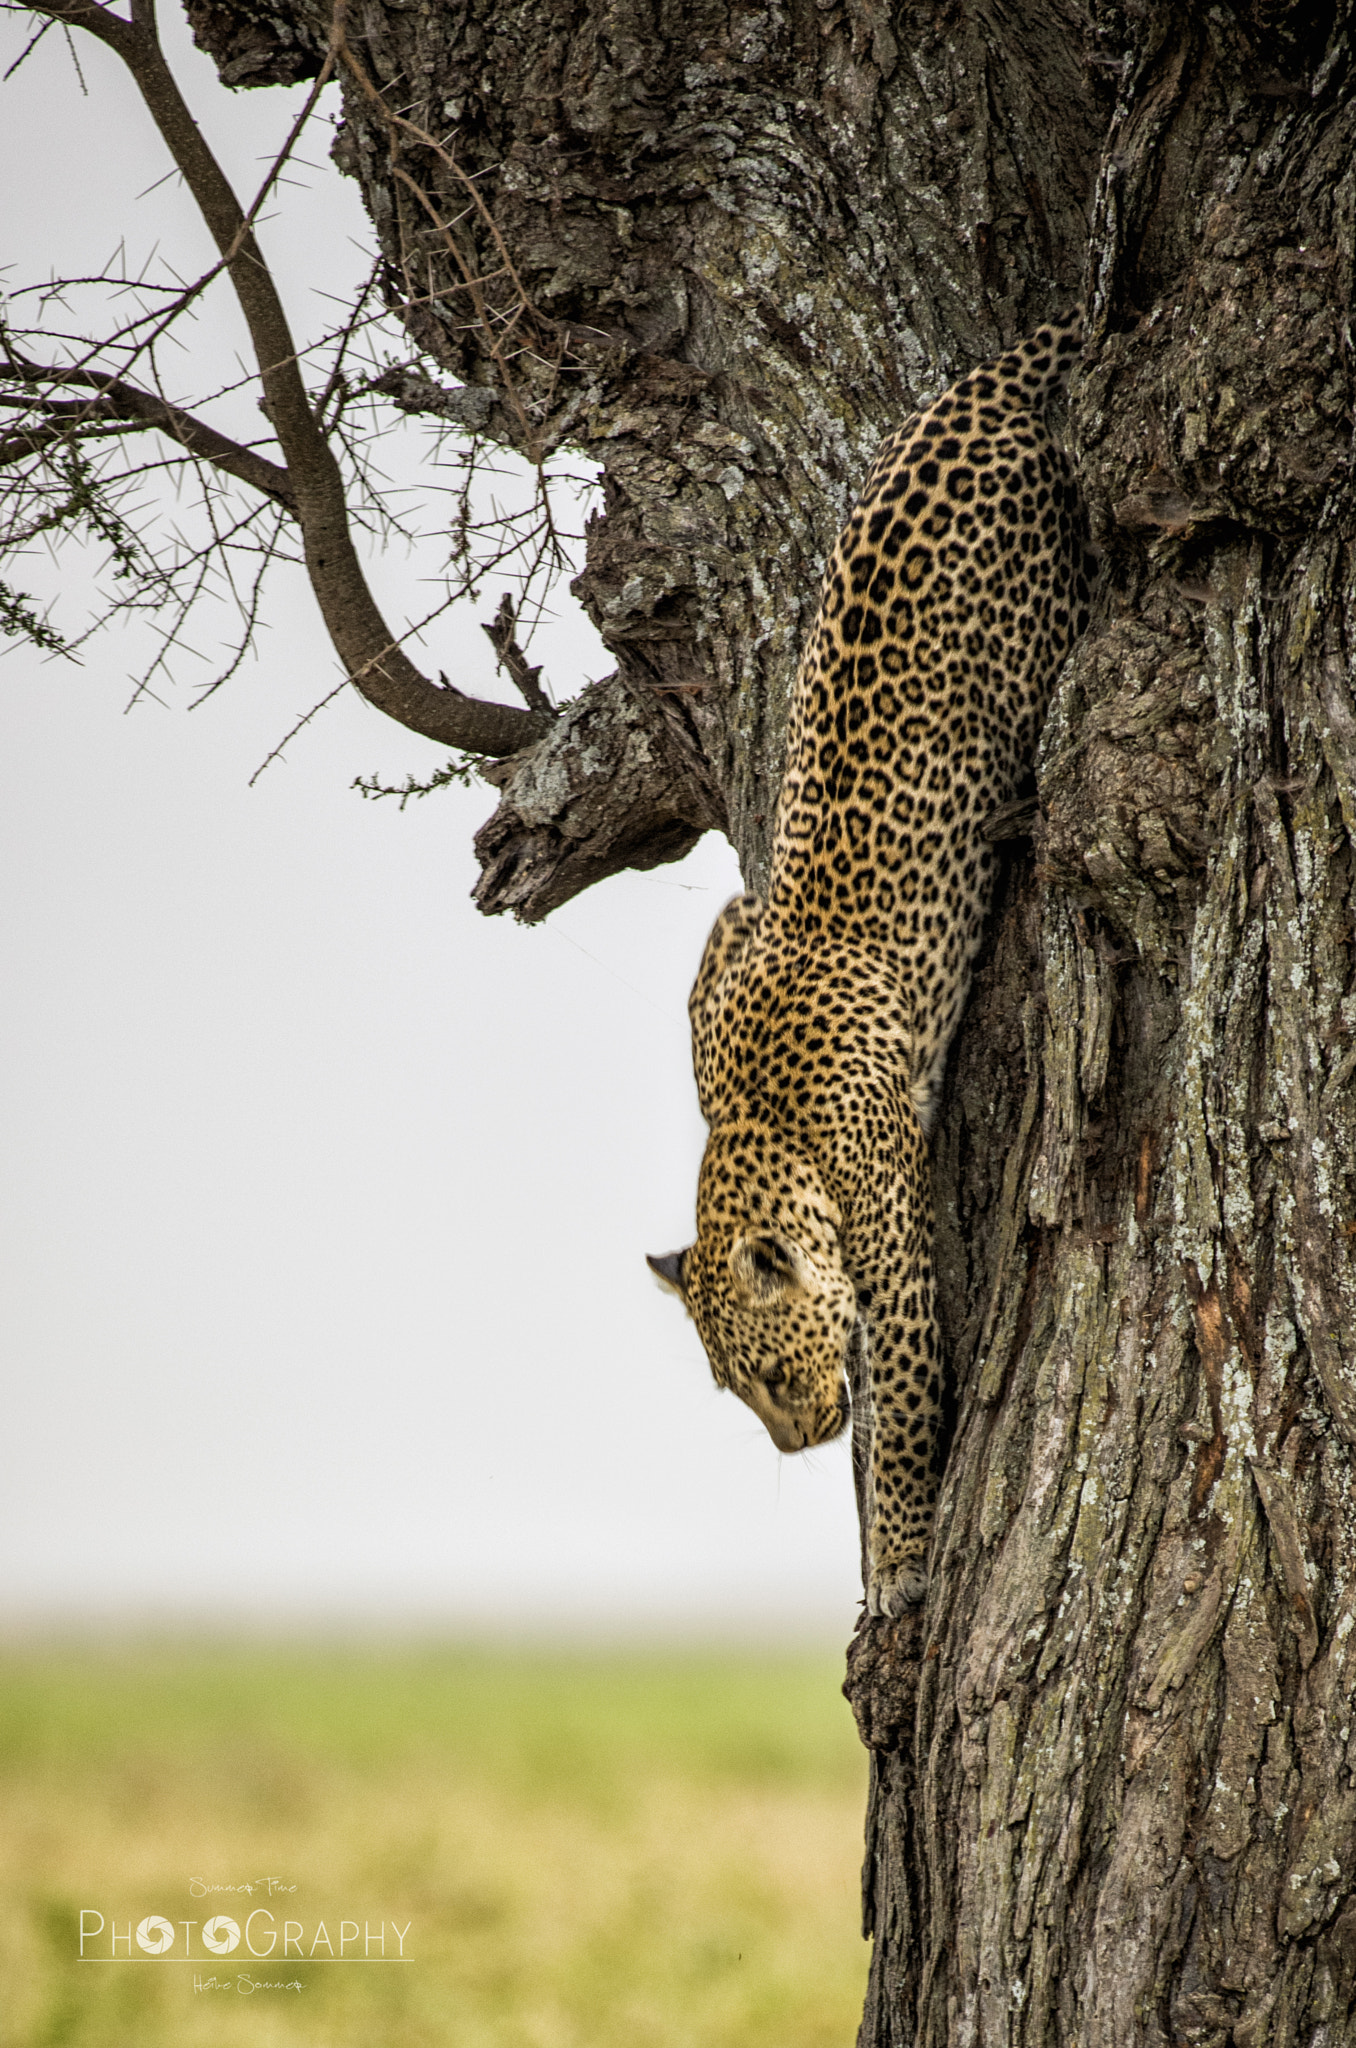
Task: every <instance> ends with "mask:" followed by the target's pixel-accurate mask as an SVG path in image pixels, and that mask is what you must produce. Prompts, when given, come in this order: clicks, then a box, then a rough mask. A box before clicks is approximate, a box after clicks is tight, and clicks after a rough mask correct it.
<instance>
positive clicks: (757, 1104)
mask: <svg viewBox="0 0 1356 2048" xmlns="http://www.w3.org/2000/svg"><path fill="white" fill-rule="evenodd" d="M1079 340H1080V329H1079V324H1078V321H1077V320H1076V319H1070V320H1068V321H1066V322H1064V323H1062V324H1060V325H1057V326H1053V327H1043V328H1041V329H1040V330H1039V331H1038V332H1037V333H1036V334H1034V335H1033V336H1032V337H1031V338H1030V339H1029V340H1027V341H1025V342H1023V343H1021V344H1020V345H1019V346H1018V347H1017V348H1015V349H1013V350H1012V351H1011V352H1010V353H1008V354H1007V355H1004V356H1001V357H999V359H998V360H997V361H996V362H994V363H992V364H989V365H987V366H985V367H984V368H982V369H978V370H975V371H974V372H972V374H971V375H970V376H968V377H966V378H964V379H962V381H961V382H960V383H959V384H956V385H954V386H953V387H952V389H951V390H950V391H948V392H947V393H946V394H945V395H944V396H943V397H942V398H939V399H938V400H937V402H936V403H935V404H934V405H932V406H930V407H929V408H928V410H927V411H926V412H924V413H922V414H920V415H918V416H916V417H914V418H912V419H910V420H909V421H907V422H906V424H905V425H904V426H902V427H900V428H899V429H898V431H897V432H895V433H894V434H892V435H891V436H890V437H889V439H888V440H887V441H886V442H885V444H884V446H883V447H882V449H881V451H880V454H879V455H878V456H877V458H876V462H875V465H874V467H873V468H872V470H871V474H870V476H869V477H868V479H867V482H866V487H865V489H864V491H863V493H862V497H861V500H860V502H859V504H858V505H857V506H856V508H855V510H854V511H853V513H852V515H851V517H850V518H849V520H848V522H847V525H846V527H845V528H844V530H843V532H842V534H841V536H840V538H839V541H838V545H837V547H836V548H835V550H834V554H833V558H832V560H831V561H830V563H829V567H828V571H827V573H826V575H825V578H824V585H823V590H822V593H821V598H820V607H819V616H818V619H817V621H816V624H815V627H814V630H813V632H812V633H811V636H810V640H809V643H808V645H807V647H806V649H805V653H804V656H803V659H802V662H801V668H800V673H799V677H798V680H797V683H796V688H795V692H794V695H793V698H792V703H791V711H790V720H789V726H788V734H787V764H786V773H785V776H784V779H783V782H782V788H781V796H780V800H779V803H778V808H777V817H776V829H775V833H774V838H773V853H772V872H771V879H770V885H769V889H768V895H767V901H766V903H763V902H762V901H760V900H759V899H758V898H757V897H755V896H741V897H737V898H736V899H735V901H734V902H733V903H731V904H728V905H727V906H726V908H725V909H724V910H723V911H722V912H721V914H720V916H719V917H718V918H717V920H716V924H715V929H714V930H713V931H712V933H711V937H710V939H709V941H708V942H707V947H706V953H705V956H704V958H703V960H702V964H701V969H700V972H699V973H698V976H697V982H696V986H695V988H694V989H693V991H692V999H691V1004H690V1011H691V1017H692V1039H693V1059H694V1064H695V1067H696V1074H697V1088H698V1093H699V1095H700V1098H701V1106H702V1112H703V1114H704V1116H705V1117H706V1120H707V1122H708V1124H709V1126H710V1136H709V1139H708V1142H707V1146H706V1154H705V1157H704V1159H703V1161H702V1168H701V1177H700V1180H699V1183H698V1189H697V1239H696V1242H695V1244H693V1245H691V1246H690V1247H689V1248H688V1249H687V1250H686V1251H684V1252H680V1253H673V1254H670V1255H669V1256H668V1257H667V1258H665V1259H653V1260H651V1262H650V1263H651V1265H652V1266H653V1267H654V1268H655V1270H656V1272H657V1273H658V1274H659V1275H660V1277H661V1279H663V1280H665V1281H666V1282H667V1283H668V1284H669V1285H671V1286H673V1287H674V1288H675V1289H676V1290H677V1291H678V1292H679V1293H680V1294H681V1295H682V1298H683V1300H684V1301H685V1303H686V1305H687V1307H688V1309H689V1311H690V1313H691V1315H692V1317H693V1320H694V1321H695V1323H696V1325H697V1328H698V1331H699V1333H700V1335H701V1338H702V1341H703V1343H704V1345H705V1347H706V1352H707V1356H708V1358H709V1359H710V1361H711V1366H712V1369H713V1371H714V1373H715V1377H716V1379H717V1381H718V1382H719V1383H720V1385H722V1386H726V1387H730V1388H732V1389H733V1391H734V1392H735V1393H737V1394H738V1395H739V1396H740V1398H741V1399H742V1400H744V1401H746V1402H747V1403H748V1405H749V1406H750V1407H751V1408H752V1409H753V1410H754V1412H755V1413H756V1414H757V1415H758V1416H759V1417H760V1418H761V1420H762V1421H763V1422H764V1423H765V1424H766V1426H767V1428H768V1431H769V1432H770V1434H771V1436H772V1439H773V1441H774V1443H776V1444H777V1446H778V1448H779V1449H781V1450H784V1451H795V1450H800V1449H802V1448H804V1447H805V1446H806V1445H809V1444H816V1443H822V1442H824V1441H825V1440H826V1439H827V1438H829V1437H831V1436H834V1435H836V1434H837V1433H838V1431H839V1430H841V1429H842V1427H843V1425H844V1423H845V1421H846V1419H847V1412H848V1401H847V1392H846V1381H845V1359H846V1353H847V1348H848V1344H849V1340H850V1338H851V1335H852V1330H853V1326H854V1323H855V1322H856V1320H857V1318H858V1316H859V1315H860V1316H861V1317H863V1318H864V1320H865V1324H866V1331H867V1342H868V1357H869V1379H870V1391H871V1405H872V1456H871V1477H872V1489H871V1490H872V1513H871V1522H870V1528H869V1541H868V1550H869V1557H870V1572H869V1584H868V1600H869V1604H870V1606H871V1608H872V1611H873V1612H886V1613H889V1612H897V1611H898V1610H899V1608H900V1607H901V1606H902V1605H903V1604H904V1603H905V1602H907V1601H909V1600H916V1599H919V1598H921V1597H922V1594H923V1592H924V1590H925V1588H926V1584H927V1557H928V1550H929V1545H930V1541H931V1536H932V1525H933V1519H934V1514H935V1509H936V1500H937V1487H938V1472H937V1423H938V1413H939V1400H940V1394H941V1376H942V1364H941V1349H940V1344H939V1339H938V1331H937V1321H936V1313H935V1309H934V1303H933V1269H932V1247H933V1222H932V1190H931V1167H930V1162H929V1159H928V1149H927V1139H928V1136H929V1134H930V1132H931V1129H932V1125H933V1123H934V1121H935V1117H936V1111H937V1101H938V1094H939V1090H940V1087H941V1082H942V1074H943V1069H944V1067H945V1064H946V1056H947V1049H948V1047H949V1045H950V1042H951V1038H952V1035H953V1033H954V1032H955V1029H956V1025H957V1023H958V1022H959V1019H960V1015H961V1011H962V1008H963V1007H964V1003H965V999H966V994H967V990H968V986H969V980H970V972H971V967H972V965H973V962H974V957H975V952H976V949H977V947H978V944H979V940H980V936H981V932H982V928H983V923H984V919H985V916H986V913H987V911H988V907H989V900H990V895H991V890H992V874H993V852H992V849H991V847H990V846H989V844H988V843H987V842H986V840H985V839H984V837H983V826H984V824H985V821H986V819H987V818H988V817H989V815H990V813H991V812H992V811H993V810H994V808H995V807H996V806H997V805H999V804H1001V803H1003V802H1005V801H1007V800H1008V799H1010V798H1011V797H1012V796H1013V794H1014V792H1015V791H1016V789H1017V787H1018V785H1019V783H1020V782H1021V779H1022V777H1023V776H1024V774H1026V772H1027V771H1028V769H1029V767H1030V764H1031V760H1032V756H1033V754H1034V751H1035V745H1036V738H1037V734H1038V732H1039V728H1040V722H1041V718H1042V715H1043V712H1044V708H1045V704H1046V700H1047V697H1048V694H1049V690H1050V685H1051V682H1052V680H1053V678H1054V675H1055V673H1056V671H1057V669H1058V668H1059V666H1060V663H1061V662H1062V661H1063V659H1064V657H1065V655H1066V654H1067V653H1068V651H1069V649H1070V647H1071V646H1072V645H1073V642H1074V640H1075V638H1076V636H1077V635H1078V634H1079V633H1080V632H1081V631H1082V629H1083V627H1084V626H1085V625H1086V622H1087V599H1088V583H1087V566H1088V565H1087V559H1086V555H1085V550H1084V545H1083V539H1082V527H1081V521H1080V518H1079V514H1078V505H1077V497H1076V491H1075V487H1074V484H1073V480H1072V477H1071V475H1070V472H1069V467H1068V464H1067V461H1066V459H1065V457H1064V455H1063V453H1062V451H1061V449H1060V448H1059V446H1058V445H1057V444H1056V442H1055V441H1054V440H1053V439H1052V438H1051V435H1050V433H1049V431H1048V429H1047V427H1046V423H1045V417H1044V412H1045V404H1046V401H1047V398H1048V397H1049V395H1050V393H1051V391H1052V390H1053V389H1054V388H1055V387H1056V385H1057V384H1058V383H1059V382H1060V381H1061V380H1062V378H1063V376H1064V375H1065V374H1066V372H1067V370H1068V368H1069V366H1070V364H1071V363H1072V361H1073V359H1074V357H1075V355H1076V353H1077V350H1078V346H1079Z"/></svg>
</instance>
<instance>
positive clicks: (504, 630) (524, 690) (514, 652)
mask: <svg viewBox="0 0 1356 2048" xmlns="http://www.w3.org/2000/svg"><path fill="white" fill-rule="evenodd" d="M516 623H517V621H516V619H515V616H514V610H513V599H512V598H511V597H510V596H509V593H508V592H507V590H506V591H505V592H504V595H503V596H502V597H501V598H500V600H499V609H498V611H497V612H496V613H495V615H494V622H493V624H492V625H489V626H482V627H481V629H480V630H481V632H482V633H484V634H485V636H486V638H487V639H488V640H489V643H490V645H491V647H493V649H494V651H495V653H496V654H497V655H498V657H499V665H500V667H501V668H503V669H506V670H507V671H508V674H509V675H510V676H511V678H512V679H513V682H514V684H515V686H516V688H517V690H518V693H519V695H520V696H521V698H522V700H523V702H524V703H525V704H526V706H527V708H528V710H529V711H545V712H547V713H548V714H549V715H550V716H551V717H554V716H555V706H554V705H553V704H552V702H551V700H550V698H549V697H548V696H547V695H546V692H545V691H544V690H543V689H542V686H541V663H540V662H538V663H537V665H536V667H535V668H533V667H532V666H531V665H530V664H529V662H528V659H527V656H526V655H525V654H524V653H523V650H522V648H521V647H520V646H519V645H518V642H517V640H516V639H515V637H514V632H513V628H514V626H515V624H516Z"/></svg>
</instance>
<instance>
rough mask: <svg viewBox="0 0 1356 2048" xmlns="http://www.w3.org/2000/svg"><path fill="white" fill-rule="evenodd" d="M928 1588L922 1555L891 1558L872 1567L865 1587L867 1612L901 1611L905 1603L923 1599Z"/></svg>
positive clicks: (892, 1612) (912, 1605)
mask: <svg viewBox="0 0 1356 2048" xmlns="http://www.w3.org/2000/svg"><path fill="white" fill-rule="evenodd" d="M927 1590H928V1571H927V1559H926V1558H925V1557H897V1558H892V1559H891V1560H890V1562H889V1563H887V1564H881V1565H873V1566H872V1568H871V1576H870V1578H869V1579H868V1581H867V1587H866V1611H867V1613H868V1614H885V1615H899V1614H903V1612H904V1610H905V1609H906V1608H907V1607H916V1606H917V1605H918V1604H919V1602H920V1601H921V1600H924V1599H926V1597H927Z"/></svg>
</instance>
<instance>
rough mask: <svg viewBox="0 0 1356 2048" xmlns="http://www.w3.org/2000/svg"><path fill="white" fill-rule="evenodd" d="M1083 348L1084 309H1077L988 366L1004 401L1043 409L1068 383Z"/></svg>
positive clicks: (1033, 409) (1073, 308) (1049, 324)
mask: <svg viewBox="0 0 1356 2048" xmlns="http://www.w3.org/2000/svg"><path fill="white" fill-rule="evenodd" d="M1082 346H1083V308H1082V307H1081V306H1074V307H1072V308H1071V309H1070V311H1069V312H1067V313H1065V314H1064V315H1063V317H1062V318H1061V319H1059V320H1051V321H1049V322H1048V323H1047V324H1046V325H1045V326H1044V327H1038V328H1037V329H1036V332H1035V333H1034V334H1029V335H1028V336H1027V337H1026V340H1025V341H1019V342H1018V344H1017V346H1016V348H1011V349H1009V350H1008V352H1007V354H1006V355H1001V356H999V358H998V360H997V361H996V362H994V363H991V364H990V366H989V374H990V375H991V376H993V377H996V378H998V380H999V383H1000V386H1001V388H1002V391H1003V395H1004V397H1005V398H1008V399H1013V400H1016V401H1017V403H1019V404H1021V405H1025V406H1027V407H1029V408H1030V410H1031V411H1032V412H1040V411H1042V410H1043V409H1044V407H1045V405H1046V402H1047V400H1048V399H1049V398H1050V397H1051V396H1052V395H1053V394H1054V393H1055V392H1056V391H1059V390H1061V389H1062V388H1063V386H1064V385H1065V384H1066V383H1067V382H1068V379H1069V372H1070V371H1071V370H1072V369H1073V366H1074V364H1075V363H1076V362H1077V361H1078V354H1079V350H1080V349H1081V348H1082Z"/></svg>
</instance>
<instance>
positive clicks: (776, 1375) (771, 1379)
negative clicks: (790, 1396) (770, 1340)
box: [762, 1365, 786, 1387]
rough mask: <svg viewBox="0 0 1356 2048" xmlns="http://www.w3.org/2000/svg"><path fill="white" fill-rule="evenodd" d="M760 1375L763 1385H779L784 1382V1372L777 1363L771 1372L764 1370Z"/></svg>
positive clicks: (782, 1384)
mask: <svg viewBox="0 0 1356 2048" xmlns="http://www.w3.org/2000/svg"><path fill="white" fill-rule="evenodd" d="M762 1377H763V1385H764V1386H765V1387H781V1386H784V1385H785V1384H786V1374H785V1373H784V1372H783V1371H782V1369H781V1367H780V1366H779V1365H774V1366H773V1368H772V1370H771V1372H765V1373H764V1374H763V1376H762Z"/></svg>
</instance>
